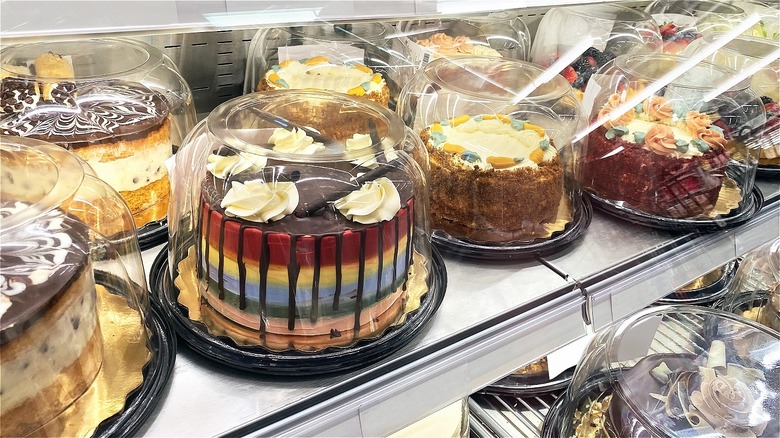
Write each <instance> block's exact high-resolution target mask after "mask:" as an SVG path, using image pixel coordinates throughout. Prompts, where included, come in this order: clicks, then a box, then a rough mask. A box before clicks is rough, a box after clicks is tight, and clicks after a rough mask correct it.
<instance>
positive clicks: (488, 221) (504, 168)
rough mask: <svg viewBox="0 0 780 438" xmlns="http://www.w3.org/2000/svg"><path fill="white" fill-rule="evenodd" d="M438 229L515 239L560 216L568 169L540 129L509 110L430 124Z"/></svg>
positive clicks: (428, 139)
mask: <svg viewBox="0 0 780 438" xmlns="http://www.w3.org/2000/svg"><path fill="white" fill-rule="evenodd" d="M420 136H421V137H422V140H423V142H424V143H425V145H426V147H427V149H428V154H429V158H430V168H431V170H430V186H431V217H432V219H433V227H434V228H437V229H440V230H443V231H446V232H447V233H449V234H450V235H452V236H458V237H465V238H472V237H474V236H479V238H478V239H479V240H489V241H496V242H500V241H511V240H515V239H516V238H518V237H519V236H524V235H529V234H533V233H535V232H537V231H538V229H539V228H540V226H541V225H542V224H544V223H549V222H553V221H554V220H555V218H556V215H557V212H558V207H559V205H560V203H561V197H562V195H563V168H562V165H561V160H560V157H559V156H558V151H557V149H556V148H555V145H554V144H553V143H552V141H551V140H550V138H549V136H548V135H547V133H546V132H545V130H544V129H542V128H541V127H539V126H537V125H534V124H531V123H529V122H527V121H525V120H520V119H513V118H511V117H509V116H506V115H504V114H482V115H473V116H472V115H461V116H458V117H455V118H452V119H445V120H441V121H439V122H438V123H434V124H433V125H431V126H429V127H427V128H425V129H424V130H423V131H422V132H421V134H420Z"/></svg>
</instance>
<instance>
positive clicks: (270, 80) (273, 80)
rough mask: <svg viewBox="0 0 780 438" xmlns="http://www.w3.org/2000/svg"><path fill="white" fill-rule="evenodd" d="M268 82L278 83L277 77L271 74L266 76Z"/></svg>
mask: <svg viewBox="0 0 780 438" xmlns="http://www.w3.org/2000/svg"><path fill="white" fill-rule="evenodd" d="M268 81H269V82H273V83H277V82H278V81H279V75H278V74H276V73H271V74H270V75H268Z"/></svg>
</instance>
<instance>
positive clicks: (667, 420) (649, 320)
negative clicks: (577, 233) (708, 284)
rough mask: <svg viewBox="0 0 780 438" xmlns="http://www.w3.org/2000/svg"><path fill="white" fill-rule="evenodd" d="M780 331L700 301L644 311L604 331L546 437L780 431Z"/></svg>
mask: <svg viewBox="0 0 780 438" xmlns="http://www.w3.org/2000/svg"><path fill="white" fill-rule="evenodd" d="M778 351H780V334H778V333H777V332H773V331H771V330H769V329H767V328H766V327H764V326H761V325H759V324H756V323H755V322H753V321H749V320H746V319H744V318H740V317H737V316H736V315H733V314H730V313H724V312H720V311H716V310H711V309H706V308H701V307H693V306H665V307H656V308H651V309H646V310H644V311H641V312H639V313H637V314H634V315H632V316H629V317H628V318H625V319H623V320H620V321H617V322H615V323H614V324H613V325H611V326H609V327H606V328H604V329H603V330H601V331H599V332H598V333H597V334H596V337H595V338H593V339H592V340H591V342H590V345H589V346H588V348H587V349H586V350H585V353H584V354H583V356H582V359H581V360H580V364H579V365H578V366H577V369H576V371H575V373H574V378H573V380H572V382H571V384H570V385H569V387H568V389H567V390H566V393H565V394H564V395H562V396H561V397H560V398H559V399H558V401H557V402H556V403H555V404H554V405H553V406H552V407H551V409H550V412H549V413H548V415H547V417H546V418H545V422H544V426H543V430H542V436H543V437H560V436H566V437H614V438H618V437H620V438H628V437H649V436H652V437H693V436H702V437H704V436H706V437H715V436H726V437H736V436H756V437H776V436H779V435H780V419H779V418H778V416H777V412H778V411H780V357H778V355H777V352H778Z"/></svg>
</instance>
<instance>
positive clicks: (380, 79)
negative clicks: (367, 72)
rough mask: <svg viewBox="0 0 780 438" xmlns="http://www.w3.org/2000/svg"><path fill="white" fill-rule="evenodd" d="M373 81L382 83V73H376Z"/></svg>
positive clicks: (372, 78)
mask: <svg viewBox="0 0 780 438" xmlns="http://www.w3.org/2000/svg"><path fill="white" fill-rule="evenodd" d="M371 82H373V83H375V84H381V83H382V75H380V74H379V73H376V74H374V76H372V77H371Z"/></svg>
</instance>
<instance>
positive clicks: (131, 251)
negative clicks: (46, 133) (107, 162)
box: [0, 135, 173, 436]
mask: <svg viewBox="0 0 780 438" xmlns="http://www.w3.org/2000/svg"><path fill="white" fill-rule="evenodd" d="M0 167H1V168H2V180H1V181H0V182H1V184H0V236H1V238H0V341H1V342H0V371H1V372H2V376H3V379H2V382H1V383H0V406H1V408H0V412H1V413H2V418H3V421H2V423H0V431H2V434H3V435H6V436H27V435H35V436H90V435H92V433H93V432H95V431H96V430H99V431H104V432H105V431H107V430H113V428H117V427H118V428H120V429H123V430H131V431H132V430H136V429H137V427H138V425H139V422H140V421H143V419H145V418H146V416H147V415H148V414H149V413H150V411H151V408H152V407H154V404H155V402H156V401H157V397H158V395H159V390H157V391H155V390H154V389H153V387H155V385H157V386H159V385H160V383H161V381H162V382H164V380H165V378H167V375H168V374H166V373H165V372H164V373H162V374H160V371H161V367H163V366H167V365H172V355H173V351H172V350H171V348H170V347H171V345H170V342H172V340H171V338H170V337H168V338H166V342H167V343H166V345H162V342H163V341H162V339H161V336H163V335H162V334H161V333H159V332H158V331H157V330H155V329H153V327H157V328H159V326H158V325H155V323H152V322H150V320H152V319H153V318H152V315H151V311H150V307H149V300H148V296H147V291H146V280H145V278H144V272H143V267H142V265H141V255H140V250H139V247H138V241H137V240H136V237H135V228H134V226H133V218H132V216H131V215H130V212H129V211H128V209H127V206H126V205H125V203H124V202H123V201H122V198H120V197H119V195H118V194H117V193H116V192H115V191H114V190H112V189H111V188H110V187H108V186H107V185H106V184H105V183H104V182H102V181H101V180H99V179H97V178H96V177H95V176H94V174H93V173H92V171H91V169H90V168H89V167H88V166H87V165H86V164H85V163H84V162H83V161H82V160H81V159H79V158H77V157H76V156H75V155H73V154H71V153H70V152H68V151H66V150H64V149H62V148H60V147H58V146H56V145H53V144H50V143H45V142H42V141H38V140H32V139H24V138H18V137H10V136H5V135H3V136H0ZM161 355H166V356H167V357H165V358H162V357H161ZM164 364H167V365H164ZM169 372H170V369H168V370H167V373H169ZM138 397H141V398H142V399H145V401H144V406H138V405H137V404H135V403H134V401H135V400H136V398H138Z"/></svg>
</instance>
